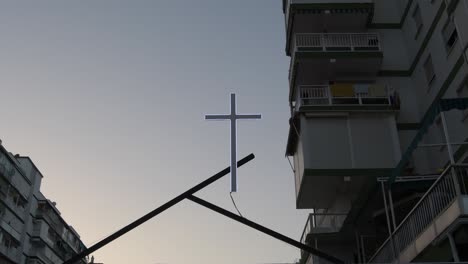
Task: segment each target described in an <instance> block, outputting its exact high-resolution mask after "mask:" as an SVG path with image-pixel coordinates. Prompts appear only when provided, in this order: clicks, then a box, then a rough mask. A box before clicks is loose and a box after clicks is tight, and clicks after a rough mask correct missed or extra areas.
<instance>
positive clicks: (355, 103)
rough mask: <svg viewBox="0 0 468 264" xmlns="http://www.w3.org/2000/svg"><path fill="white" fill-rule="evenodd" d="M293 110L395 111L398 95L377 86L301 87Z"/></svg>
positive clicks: (382, 86) (336, 85)
mask: <svg viewBox="0 0 468 264" xmlns="http://www.w3.org/2000/svg"><path fill="white" fill-rule="evenodd" d="M298 91H299V92H298V93H296V94H295V97H296V100H295V101H296V105H295V110H296V111H301V110H325V109H334V110H344V109H358V110H359V109H360V110H362V109H375V110H385V109H397V108H398V102H399V99H398V95H397V94H396V93H395V94H391V93H390V91H389V88H388V87H387V86H384V85H378V84H356V83H355V84H351V83H349V84H346V83H341V84H335V85H301V86H299V87H298Z"/></svg>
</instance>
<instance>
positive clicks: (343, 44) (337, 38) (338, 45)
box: [293, 33, 381, 52]
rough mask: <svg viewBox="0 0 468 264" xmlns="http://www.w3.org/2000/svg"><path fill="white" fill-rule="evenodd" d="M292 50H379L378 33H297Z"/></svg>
mask: <svg viewBox="0 0 468 264" xmlns="http://www.w3.org/2000/svg"><path fill="white" fill-rule="evenodd" d="M293 43H294V51H297V50H298V49H301V48H310V49H307V50H308V51H355V52H366V51H381V46H380V37H379V34H378V33H297V34H295V35H294V42H293Z"/></svg>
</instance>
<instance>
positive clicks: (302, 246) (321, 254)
mask: <svg viewBox="0 0 468 264" xmlns="http://www.w3.org/2000/svg"><path fill="white" fill-rule="evenodd" d="M187 199H189V200H191V201H192V202H194V203H197V204H199V205H201V206H204V207H206V208H208V209H211V210H213V211H215V212H217V213H220V214H222V215H224V216H226V217H229V218H231V219H233V220H236V221H237V222H240V223H242V224H244V225H247V226H249V227H251V228H253V229H256V230H258V231H260V232H262V233H265V234H267V235H269V236H272V237H274V238H276V239H278V240H281V241H283V242H285V243H288V244H290V245H292V246H294V247H297V248H299V249H302V250H305V251H307V252H309V253H310V254H312V255H315V256H318V257H320V258H323V259H326V260H327V261H329V262H331V263H336V264H344V263H345V262H344V261H342V260H340V259H338V258H336V257H334V256H331V255H328V254H326V253H324V252H322V251H319V250H317V249H315V248H312V247H310V246H308V245H305V244H302V243H301V242H299V241H296V240H294V239H292V238H290V237H287V236H285V235H282V234H280V233H278V232H276V231H273V230H271V229H269V228H266V227H264V226H262V225H259V224H257V223H255V222H252V221H250V220H248V219H246V218H244V217H241V216H239V215H236V214H234V213H232V212H230V211H228V210H225V209H223V208H221V207H219V206H216V205H214V204H212V203H210V202H207V201H205V200H203V199H200V198H198V197H196V196H194V195H190V196H189V197H187Z"/></svg>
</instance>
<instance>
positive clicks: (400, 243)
mask: <svg viewBox="0 0 468 264" xmlns="http://www.w3.org/2000/svg"><path fill="white" fill-rule="evenodd" d="M460 195H468V165H455V166H453V167H449V168H447V169H446V170H445V171H444V172H443V173H442V175H441V176H440V177H439V178H438V179H437V180H436V181H435V182H434V184H433V185H432V186H431V187H430V188H429V190H428V191H427V192H426V193H425V194H424V196H423V197H422V198H421V200H419V202H418V203H417V204H416V205H415V206H414V208H413V209H412V210H411V211H410V212H409V213H408V215H407V216H406V217H405V218H404V219H403V220H402V221H401V223H400V224H399V225H398V227H397V228H396V229H395V231H393V233H392V234H391V235H390V237H389V238H388V239H387V240H385V242H384V243H383V244H382V246H381V247H380V248H379V249H378V250H377V251H376V253H375V254H374V255H373V256H372V257H371V259H370V260H369V262H368V263H391V262H393V261H394V260H395V259H397V258H398V257H399V255H400V253H401V252H403V251H404V250H405V249H406V248H407V247H408V246H409V245H410V244H411V243H412V242H413V241H415V240H416V238H417V237H418V236H419V235H420V234H421V233H422V232H423V231H424V230H425V229H426V228H427V227H428V226H429V225H430V224H431V223H432V222H433V221H434V220H435V219H436V217H438V216H439V215H440V214H441V213H443V212H444V211H445V209H447V208H448V207H449V206H450V205H451V204H452V203H453V202H454V201H456V198H457V197H458V196H460Z"/></svg>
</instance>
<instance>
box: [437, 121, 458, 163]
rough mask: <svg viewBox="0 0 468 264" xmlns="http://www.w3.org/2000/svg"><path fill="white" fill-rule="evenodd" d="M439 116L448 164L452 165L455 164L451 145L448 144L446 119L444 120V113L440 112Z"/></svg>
mask: <svg viewBox="0 0 468 264" xmlns="http://www.w3.org/2000/svg"><path fill="white" fill-rule="evenodd" d="M440 118H441V119H442V127H443V129H444V136H445V142H446V144H447V151H448V154H449V158H450V164H451V165H453V164H455V160H454V158H453V150H452V145H451V144H450V137H449V133H448V129H447V121H446V120H445V113H444V112H440Z"/></svg>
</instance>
